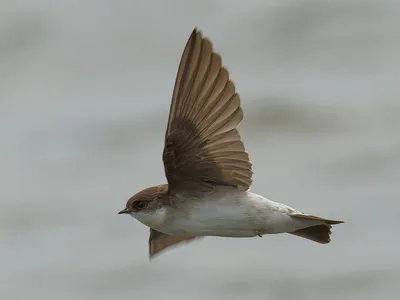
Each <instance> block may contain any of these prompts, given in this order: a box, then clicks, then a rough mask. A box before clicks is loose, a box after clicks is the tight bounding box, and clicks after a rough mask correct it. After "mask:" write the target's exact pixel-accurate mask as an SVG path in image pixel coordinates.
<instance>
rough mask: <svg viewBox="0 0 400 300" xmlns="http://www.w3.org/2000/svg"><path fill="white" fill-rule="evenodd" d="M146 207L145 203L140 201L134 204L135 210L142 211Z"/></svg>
mask: <svg viewBox="0 0 400 300" xmlns="http://www.w3.org/2000/svg"><path fill="white" fill-rule="evenodd" d="M145 206H146V203H145V202H144V201H142V200H139V201H136V202H135V207H136V208H137V209H143V208H144V207H145Z"/></svg>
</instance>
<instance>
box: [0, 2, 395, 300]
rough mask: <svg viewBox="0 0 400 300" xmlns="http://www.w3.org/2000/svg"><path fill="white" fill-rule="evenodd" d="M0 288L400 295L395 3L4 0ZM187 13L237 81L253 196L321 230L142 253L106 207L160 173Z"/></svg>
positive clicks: (162, 294)
mask: <svg viewBox="0 0 400 300" xmlns="http://www.w3.org/2000/svg"><path fill="white" fill-rule="evenodd" d="M0 11H1V18H0V135H1V138H2V144H1V147H0V159H1V167H0V182H1V189H0V191H1V198H0V205H1V207H0V241H1V248H0V265H1V268H0V297H1V299H77V300H80V299H175V300H176V299H352V300H355V299H363V300H369V299H371V300H376V299H381V300H385V299H398V297H399V296H398V294H399V292H400V287H399V282H400V239H399V229H400V217H399V216H400V204H399V199H400V185H399V182H400V155H399V153H400V135H399V132H400V102H399V99H400V85H399V78H400V58H399V53H400V21H399V20H400V19H399V18H398V16H399V13H400V3H399V2H398V1H379V2H378V1H354V0H351V1H349V0H347V1H345V0H339V1H334V2H332V1H305V0H301V1H298V0H297V1H294V0H293V1H282V0H269V1H252V2H251V3H248V2H246V1H218V2H217V1H210V0H208V1H198V3H194V2H191V3H187V2H186V1H165V2H161V1H158V2H145V1H94V0H91V1H49V0H48V1H38V0H37V1H1V2H0ZM194 26H198V27H199V28H201V29H202V31H203V33H204V35H206V36H208V37H210V38H211V40H212V41H213V43H214V47H215V49H216V50H217V51H218V52H220V53H221V54H222V59H223V63H224V64H225V65H226V66H227V67H228V69H229V70H230V73H231V76H232V78H233V80H234V82H235V83H236V86H237V90H238V91H239V92H240V94H241V98H242V101H243V107H244V111H245V119H244V122H243V123H242V125H241V126H240V130H241V133H242V137H243V139H244V141H245V143H246V148H247V150H248V152H249V153H250V157H251V160H252V162H253V164H254V185H253V187H252V191H254V192H256V193H259V194H263V195H264V196H266V197H269V198H270V199H271V200H275V201H278V202H282V203H285V204H288V205H291V206H293V207H295V208H297V209H300V210H302V211H305V212H309V213H313V214H317V215H321V216H323V217H328V218H333V219H343V220H345V221H346V223H345V224H344V225H339V226H336V227H335V228H334V230H333V236H332V243H331V244H329V245H319V244H316V243H312V242H310V241H307V240H304V239H299V238H296V237H293V236H290V235H277V236H265V237H263V238H262V239H260V238H254V239H224V238H206V239H204V240H202V241H199V242H194V243H192V244H190V245H188V246H184V247H179V248H176V249H174V250H173V251H169V252H167V253H165V254H164V255H162V256H160V257H158V258H157V259H156V260H154V261H153V262H152V263H149V261H148V257H147V251H148V250H147V239H148V229H147V228H146V227H144V226H142V225H141V224H139V223H138V222H137V221H135V220H133V219H131V218H129V217H127V216H118V215H117V212H118V211H119V210H120V209H122V208H123V207H124V205H125V201H126V200H127V199H128V198H129V197H130V196H131V195H132V194H133V193H135V192H137V191H138V190H140V189H142V188H143V187H146V186H149V185H153V184H159V183H163V182H165V178H164V174H163V166H162V162H161V152H162V146H163V140H162V139H163V136H164V132H165V126H166V121H167V114H168V109H169V101H170V97H171V94H172V88H173V84H174V79H175V74H176V69H177V65H178V62H179V59H180V55H181V53H182V50H183V47H184V45H185V43H186V40H187V38H188V37H189V34H190V32H191V30H192V29H193V27H194Z"/></svg>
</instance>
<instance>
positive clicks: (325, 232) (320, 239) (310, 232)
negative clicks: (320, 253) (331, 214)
mask: <svg viewBox="0 0 400 300" xmlns="http://www.w3.org/2000/svg"><path fill="white" fill-rule="evenodd" d="M292 217H296V218H300V219H308V220H316V221H323V222H324V223H325V224H321V225H314V226H310V227H307V228H303V229H300V230H296V231H294V232H290V234H293V235H297V236H299V237H302V238H305V239H309V240H311V241H314V242H317V243H321V244H327V243H329V242H330V241H331V238H330V235H331V228H332V226H331V225H335V224H340V223H344V222H343V221H334V220H328V219H324V218H320V217H316V216H312V215H302V214H295V215H292Z"/></svg>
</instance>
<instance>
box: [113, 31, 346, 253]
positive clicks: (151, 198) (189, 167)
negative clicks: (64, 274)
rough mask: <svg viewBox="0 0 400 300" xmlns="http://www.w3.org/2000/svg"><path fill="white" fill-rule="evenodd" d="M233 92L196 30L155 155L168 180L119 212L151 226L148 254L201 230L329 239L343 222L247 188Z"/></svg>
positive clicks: (248, 174) (207, 42)
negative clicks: (161, 146) (160, 148)
mask: <svg viewBox="0 0 400 300" xmlns="http://www.w3.org/2000/svg"><path fill="white" fill-rule="evenodd" d="M242 119H243V110H242V108H241V105H240V97H239V94H238V93H237V92H236V91H235V86H234V84H233V82H232V81H231V80H230V78H229V73H228V71H227V69H226V68H225V67H224V66H222V63H221V56H220V55H219V54H217V53H216V52H214V51H213V46H212V43H211V42H210V40H209V39H207V38H205V37H203V36H202V33H201V31H199V30H198V29H197V28H195V29H194V30H193V32H192V34H191V35H190V37H189V40H188V41H187V43H186V46H185V49H184V51H183V54H182V57H181V61H180V64H179V67H178V72H177V76H176V81H175V87H174V90H173V95H172V101H171V106H170V112H169V118H168V124H167V130H166V133H165V143H164V150H163V154H162V159H163V163H164V170H165V175H166V179H167V182H168V183H167V184H161V185H157V186H152V187H149V188H146V189H144V190H142V191H140V192H138V193H136V194H135V195H133V196H132V197H131V198H130V199H129V200H128V201H127V203H126V207H125V208H124V209H123V210H121V211H120V212H119V214H129V215H131V216H132V217H133V218H135V219H137V220H138V221H140V222H141V223H143V224H144V225H146V226H148V227H149V228H150V237H149V241H148V243H149V258H150V259H151V258H153V257H154V256H155V255H156V254H159V253H161V252H162V251H164V250H165V249H167V248H169V247H171V246H175V245H178V244H181V243H184V242H189V241H192V240H194V239H196V238H199V237H204V236H220V237H256V236H260V237H261V236H263V235H266V234H277V233H289V234H292V235H296V236H299V237H302V238H306V239H309V240H311V241H314V242H318V243H321V244H326V243H329V242H330V234H331V227H332V225H335V224H339V223H343V221H335V220H329V219H325V218H322V217H318V216H314V215H310V214H305V213H302V212H300V211H299V210H296V209H294V208H291V207H289V206H287V205H285V204H281V203H277V202H273V201H271V200H268V199H266V198H265V197H263V196H260V195H257V194H255V193H252V192H250V191H249V188H250V186H251V183H252V174H253V172H252V164H251V163H250V160H249V156H248V153H247V152H246V150H245V147H244V144H243V142H242V141H241V137H240V135H239V132H238V130H237V126H238V124H239V123H240V122H241V121H242Z"/></svg>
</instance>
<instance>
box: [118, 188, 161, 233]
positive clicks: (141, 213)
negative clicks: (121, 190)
mask: <svg viewBox="0 0 400 300" xmlns="http://www.w3.org/2000/svg"><path fill="white" fill-rule="evenodd" d="M167 192H168V185H167V184H162V185H157V186H152V187H149V188H147V189H144V190H142V191H140V192H138V193H136V194H135V195H133V196H132V197H131V198H129V200H128V201H127V203H126V207H125V208H124V209H123V210H121V211H120V212H119V213H118V214H129V215H131V216H132V217H134V218H135V219H137V220H138V221H140V222H141V223H143V224H145V225H146V226H149V227H157V225H158V224H159V223H160V222H161V221H162V220H163V216H164V214H165V212H166V207H165V203H166V199H167Z"/></svg>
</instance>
